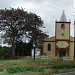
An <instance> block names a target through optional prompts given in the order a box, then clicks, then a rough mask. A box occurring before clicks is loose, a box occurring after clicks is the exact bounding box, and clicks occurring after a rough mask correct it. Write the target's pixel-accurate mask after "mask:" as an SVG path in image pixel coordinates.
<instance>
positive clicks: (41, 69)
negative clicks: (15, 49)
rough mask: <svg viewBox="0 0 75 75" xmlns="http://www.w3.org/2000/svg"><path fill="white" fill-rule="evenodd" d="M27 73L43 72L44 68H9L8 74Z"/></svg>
mask: <svg viewBox="0 0 75 75" xmlns="http://www.w3.org/2000/svg"><path fill="white" fill-rule="evenodd" d="M25 71H35V72H43V71H44V68H43V67H35V66H27V67H15V68H7V72H9V73H17V72H25Z"/></svg>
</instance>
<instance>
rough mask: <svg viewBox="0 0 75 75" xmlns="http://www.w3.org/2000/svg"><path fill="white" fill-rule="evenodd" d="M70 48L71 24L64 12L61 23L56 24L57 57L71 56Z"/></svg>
mask: <svg viewBox="0 0 75 75" xmlns="http://www.w3.org/2000/svg"><path fill="white" fill-rule="evenodd" d="M69 47H70V22H68V21H67V20H66V16H65V13H64V11H63V12H62V15H61V18H60V21H56V23H55V48H56V51H55V55H56V56H59V57H63V56H69V49H70V48H69Z"/></svg>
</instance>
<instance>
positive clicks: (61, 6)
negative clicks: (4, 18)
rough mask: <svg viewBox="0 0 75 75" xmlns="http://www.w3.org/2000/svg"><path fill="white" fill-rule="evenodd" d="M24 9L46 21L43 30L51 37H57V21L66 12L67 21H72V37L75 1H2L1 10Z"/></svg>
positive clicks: (0, 3)
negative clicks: (63, 11)
mask: <svg viewBox="0 0 75 75" xmlns="http://www.w3.org/2000/svg"><path fill="white" fill-rule="evenodd" d="M10 7H14V8H17V7H23V8H25V10H27V11H28V12H33V13H35V14H37V15H39V16H41V18H42V19H43V21H44V26H45V28H44V29H43V30H44V31H45V32H47V34H48V35H49V36H54V35H55V21H56V20H58V21H59V20H60V17H61V14H62V10H65V15H66V18H67V20H68V21H69V20H70V21H71V35H72V36H73V28H74V26H73V25H74V0H0V8H1V9H3V8H10Z"/></svg>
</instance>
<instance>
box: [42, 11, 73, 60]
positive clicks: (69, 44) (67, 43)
mask: <svg viewBox="0 0 75 75" xmlns="http://www.w3.org/2000/svg"><path fill="white" fill-rule="evenodd" d="M70 25H71V22H70V21H69V22H68V21H67V20H66V16H65V13H64V11H63V13H62V15H61V18H60V21H56V22H55V36H53V37H50V38H45V39H44V41H43V53H45V54H47V56H48V57H49V58H61V57H62V58H63V59H64V60H73V59H74V37H72V36H70Z"/></svg>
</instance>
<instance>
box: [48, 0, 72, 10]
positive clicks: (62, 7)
mask: <svg viewBox="0 0 75 75" xmlns="http://www.w3.org/2000/svg"><path fill="white" fill-rule="evenodd" d="M47 2H49V3H53V4H56V5H57V6H58V5H59V6H61V4H57V3H55V2H52V1H48V0H47ZM64 5H65V4H64ZM64 7H65V6H64ZM62 8H63V7H62ZM66 9H68V8H66ZM68 10H71V9H68ZM71 11H73V10H71Z"/></svg>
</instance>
